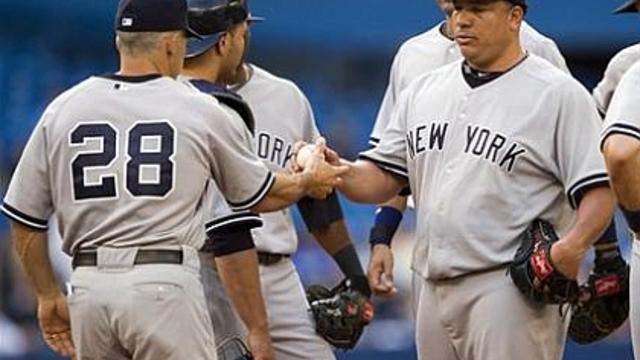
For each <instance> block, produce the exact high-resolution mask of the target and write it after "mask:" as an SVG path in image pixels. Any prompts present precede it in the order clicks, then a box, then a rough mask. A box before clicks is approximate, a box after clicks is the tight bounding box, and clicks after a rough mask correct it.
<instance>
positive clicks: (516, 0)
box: [453, 0, 528, 12]
mask: <svg viewBox="0 0 640 360" xmlns="http://www.w3.org/2000/svg"><path fill="white" fill-rule="evenodd" d="M497 1H504V2H508V3H510V4H513V5H517V6H520V7H521V8H522V9H523V10H524V11H525V12H526V11H527V9H528V5H527V0H453V4H454V5H462V4H469V3H472V4H473V3H477V4H488V3H493V2H497Z"/></svg>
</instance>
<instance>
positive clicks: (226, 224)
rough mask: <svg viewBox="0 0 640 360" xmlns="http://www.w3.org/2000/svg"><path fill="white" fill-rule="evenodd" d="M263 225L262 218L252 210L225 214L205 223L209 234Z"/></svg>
mask: <svg viewBox="0 0 640 360" xmlns="http://www.w3.org/2000/svg"><path fill="white" fill-rule="evenodd" d="M262 225H263V221H262V218H260V216H259V215H256V214H254V213H252V212H248V211H246V212H242V213H236V214H231V215H228V216H223V217H221V218H218V219H215V220H213V221H209V222H208V223H207V224H206V225H205V231H206V233H207V235H209V236H211V235H214V234H217V233H225V232H229V231H231V230H233V231H237V230H238V229H247V230H248V229H253V228H257V227H261V226H262Z"/></svg>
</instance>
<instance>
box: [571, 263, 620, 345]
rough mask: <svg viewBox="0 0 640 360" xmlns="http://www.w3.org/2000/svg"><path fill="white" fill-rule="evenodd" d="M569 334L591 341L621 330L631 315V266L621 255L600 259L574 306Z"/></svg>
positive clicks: (573, 337)
mask: <svg viewBox="0 0 640 360" xmlns="http://www.w3.org/2000/svg"><path fill="white" fill-rule="evenodd" d="M571 313H572V314H571V324H570V325H569V336H570V337H571V339H573V341H575V342H577V343H579V344H589V343H592V342H594V341H598V340H600V339H603V338H605V337H606V336H607V335H609V334H611V333H612V332H614V331H615V330H617V329H618V328H619V327H620V326H621V325H622V324H623V323H624V322H625V321H626V320H627V317H628V316H629V266H628V265H627V263H626V262H625V261H624V259H622V258H621V257H620V256H617V257H615V258H612V259H606V260H605V259H596V263H595V267H594V269H593V272H592V273H591V275H589V280H587V283H586V284H584V285H582V286H581V287H580V298H579V301H578V302H577V303H576V304H574V305H573V306H572V312H571Z"/></svg>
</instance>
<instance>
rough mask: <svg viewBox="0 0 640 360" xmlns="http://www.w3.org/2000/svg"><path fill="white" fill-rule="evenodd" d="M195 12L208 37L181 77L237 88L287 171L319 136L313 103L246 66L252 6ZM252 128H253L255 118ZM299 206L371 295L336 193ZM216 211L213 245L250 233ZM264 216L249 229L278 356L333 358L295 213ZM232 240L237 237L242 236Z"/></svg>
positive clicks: (227, 4) (274, 166)
mask: <svg viewBox="0 0 640 360" xmlns="http://www.w3.org/2000/svg"><path fill="white" fill-rule="evenodd" d="M189 8H190V12H189V21H190V25H191V26H192V27H193V28H194V29H197V31H198V32H199V33H201V34H202V35H203V37H204V39H202V40H198V41H190V42H189V45H188V51H187V60H186V62H185V69H184V70H183V74H182V75H183V77H184V78H185V79H190V81H191V83H192V84H194V85H195V86H197V87H199V88H200V89H201V90H203V91H205V92H215V91H216V88H215V87H214V86H212V83H227V84H232V86H231V89H233V90H235V91H237V93H238V94H239V95H241V96H242V98H243V99H244V100H246V101H247V103H248V104H249V105H250V107H251V110H252V112H253V115H254V117H255V137H254V141H255V150H256V154H257V156H258V157H259V158H260V159H262V160H263V162H264V163H265V164H266V166H267V167H268V168H269V169H271V170H272V171H274V172H281V171H284V169H286V167H287V165H288V161H289V160H290V158H291V155H292V146H293V144H294V143H296V142H297V141H300V140H303V141H307V142H313V141H315V140H316V139H317V138H319V136H320V135H319V133H318V130H317V127H316V124H315V120H314V117H313V113H312V110H311V106H310V105H309V102H308V100H307V99H306V97H305V96H304V94H303V93H302V92H301V91H300V89H299V88H298V87H297V86H296V85H295V84H293V83H292V82H291V81H288V80H285V79H282V78H279V77H277V76H275V75H273V74H270V73H269V72H267V71H266V70H264V69H262V68H260V67H258V66H256V65H253V64H248V63H246V62H245V61H244V59H245V54H246V49H247V46H248V38H249V24H250V23H251V22H255V21H256V18H255V17H253V16H251V15H250V13H249V9H248V5H247V3H246V1H235V0H232V1H229V0H194V1H190V2H189ZM217 91H218V92H219V90H217ZM247 123H248V124H250V126H251V125H253V124H251V123H252V121H248V122H247ZM298 207H299V209H300V210H301V214H302V217H303V219H304V221H305V223H306V225H307V228H308V229H309V230H310V232H311V233H312V234H313V235H314V236H315V238H316V239H317V240H318V241H319V243H320V244H321V245H322V246H323V248H324V249H325V250H326V251H327V252H328V253H329V254H330V255H331V256H332V257H333V258H334V259H335V261H336V263H337V264H338V266H339V267H340V269H341V270H342V272H343V273H344V275H345V276H346V277H348V278H349V279H350V280H351V282H352V285H353V286H354V287H356V288H357V289H358V290H359V291H361V292H362V293H363V294H366V295H367V296H368V295H369V293H370V290H369V288H368V284H367V280H366V277H365V275H364V271H363V269H362V267H361V265H360V262H359V259H358V256H357V253H356V252H355V249H354V247H353V245H352V243H351V240H350V238H349V235H348V232H347V230H346V226H345V223H344V220H343V217H342V211H341V208H340V204H339V202H338V199H337V197H336V196H335V194H334V195H333V196H330V197H329V198H328V199H326V200H324V201H316V200H312V199H303V200H302V201H300V202H299V203H298ZM217 213H218V214H219V218H218V220H216V221H214V222H212V224H211V226H210V227H209V234H210V238H211V240H213V243H214V244H215V241H218V239H219V238H221V237H222V238H223V237H225V236H226V233H228V230H226V229H225V228H224V227H225V226H224V225H225V224H226V225H227V227H229V226H233V227H234V228H235V229H236V230H237V229H238V228H239V227H241V226H242V225H243V224H246V226H245V228H250V227H252V225H251V218H250V217H251V216H250V215H245V216H243V215H239V214H231V215H229V214H228V211H225V210H224V209H222V210H221V211H217ZM243 217H244V218H243ZM229 219H230V220H229ZM262 219H263V222H264V224H263V226H262V227H261V228H254V229H252V230H251V232H252V234H253V238H254V239H255V243H256V247H257V249H258V259H259V262H260V281H261V284H262V291H263V294H264V298H265V301H266V306H267V313H268V324H269V333H270V335H271V338H272V340H273V345H274V349H275V353H276V358H277V359H333V358H334V355H333V352H332V349H331V347H330V346H329V344H328V343H327V342H326V341H324V340H323V339H322V338H321V337H320V336H318V335H317V334H316V332H315V325H314V323H313V320H312V318H311V314H310V313H309V311H308V307H309V305H308V303H307V300H306V296H305V291H304V288H303V286H302V283H301V281H300V278H299V275H298V273H297V270H296V269H295V266H294V264H293V262H292V260H291V256H292V255H293V253H295V251H296V249H297V243H298V239H297V235H296V231H295V227H294V224H293V220H292V218H291V214H290V210H288V209H286V210H282V211H278V212H273V213H268V214H262ZM233 236H238V234H237V231H236V233H235V234H234V235H233ZM243 236H251V235H250V234H248V233H245V234H244V235H243ZM207 278H208V280H206V279H205V280H206V281H207V282H208V283H205V288H207V287H209V288H212V287H215V286H216V281H215V280H216V279H215V277H214V276H208V277H207ZM234 303H235V301H234ZM209 304H210V305H209V306H210V310H212V311H215V309H217V308H220V307H222V308H228V305H226V301H225V299H221V298H219V297H210V298H209ZM216 314H217V312H216ZM212 320H213V323H214V329H217V328H218V326H217V325H218V324H220V326H224V327H226V328H227V329H226V330H225V337H226V338H229V337H242V332H241V331H240V330H239V329H238V326H234V325H231V326H229V324H234V322H233V321H232V319H229V318H228V317H226V316H225V317H224V318H221V317H220V316H219V315H216V316H214V318H213V319H212ZM234 332H235V333H236V334H234ZM221 341H224V339H223V340H221Z"/></svg>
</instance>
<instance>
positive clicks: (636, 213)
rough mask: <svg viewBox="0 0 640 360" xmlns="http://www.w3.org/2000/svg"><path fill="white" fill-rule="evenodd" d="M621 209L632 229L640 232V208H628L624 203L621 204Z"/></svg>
mask: <svg viewBox="0 0 640 360" xmlns="http://www.w3.org/2000/svg"><path fill="white" fill-rule="evenodd" d="M620 209H621V210H622V213H623V214H624V218H625V219H626V220H627V224H628V225H629V228H630V229H631V231H633V232H634V233H637V232H640V210H627V209H625V208H624V206H622V205H620Z"/></svg>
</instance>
